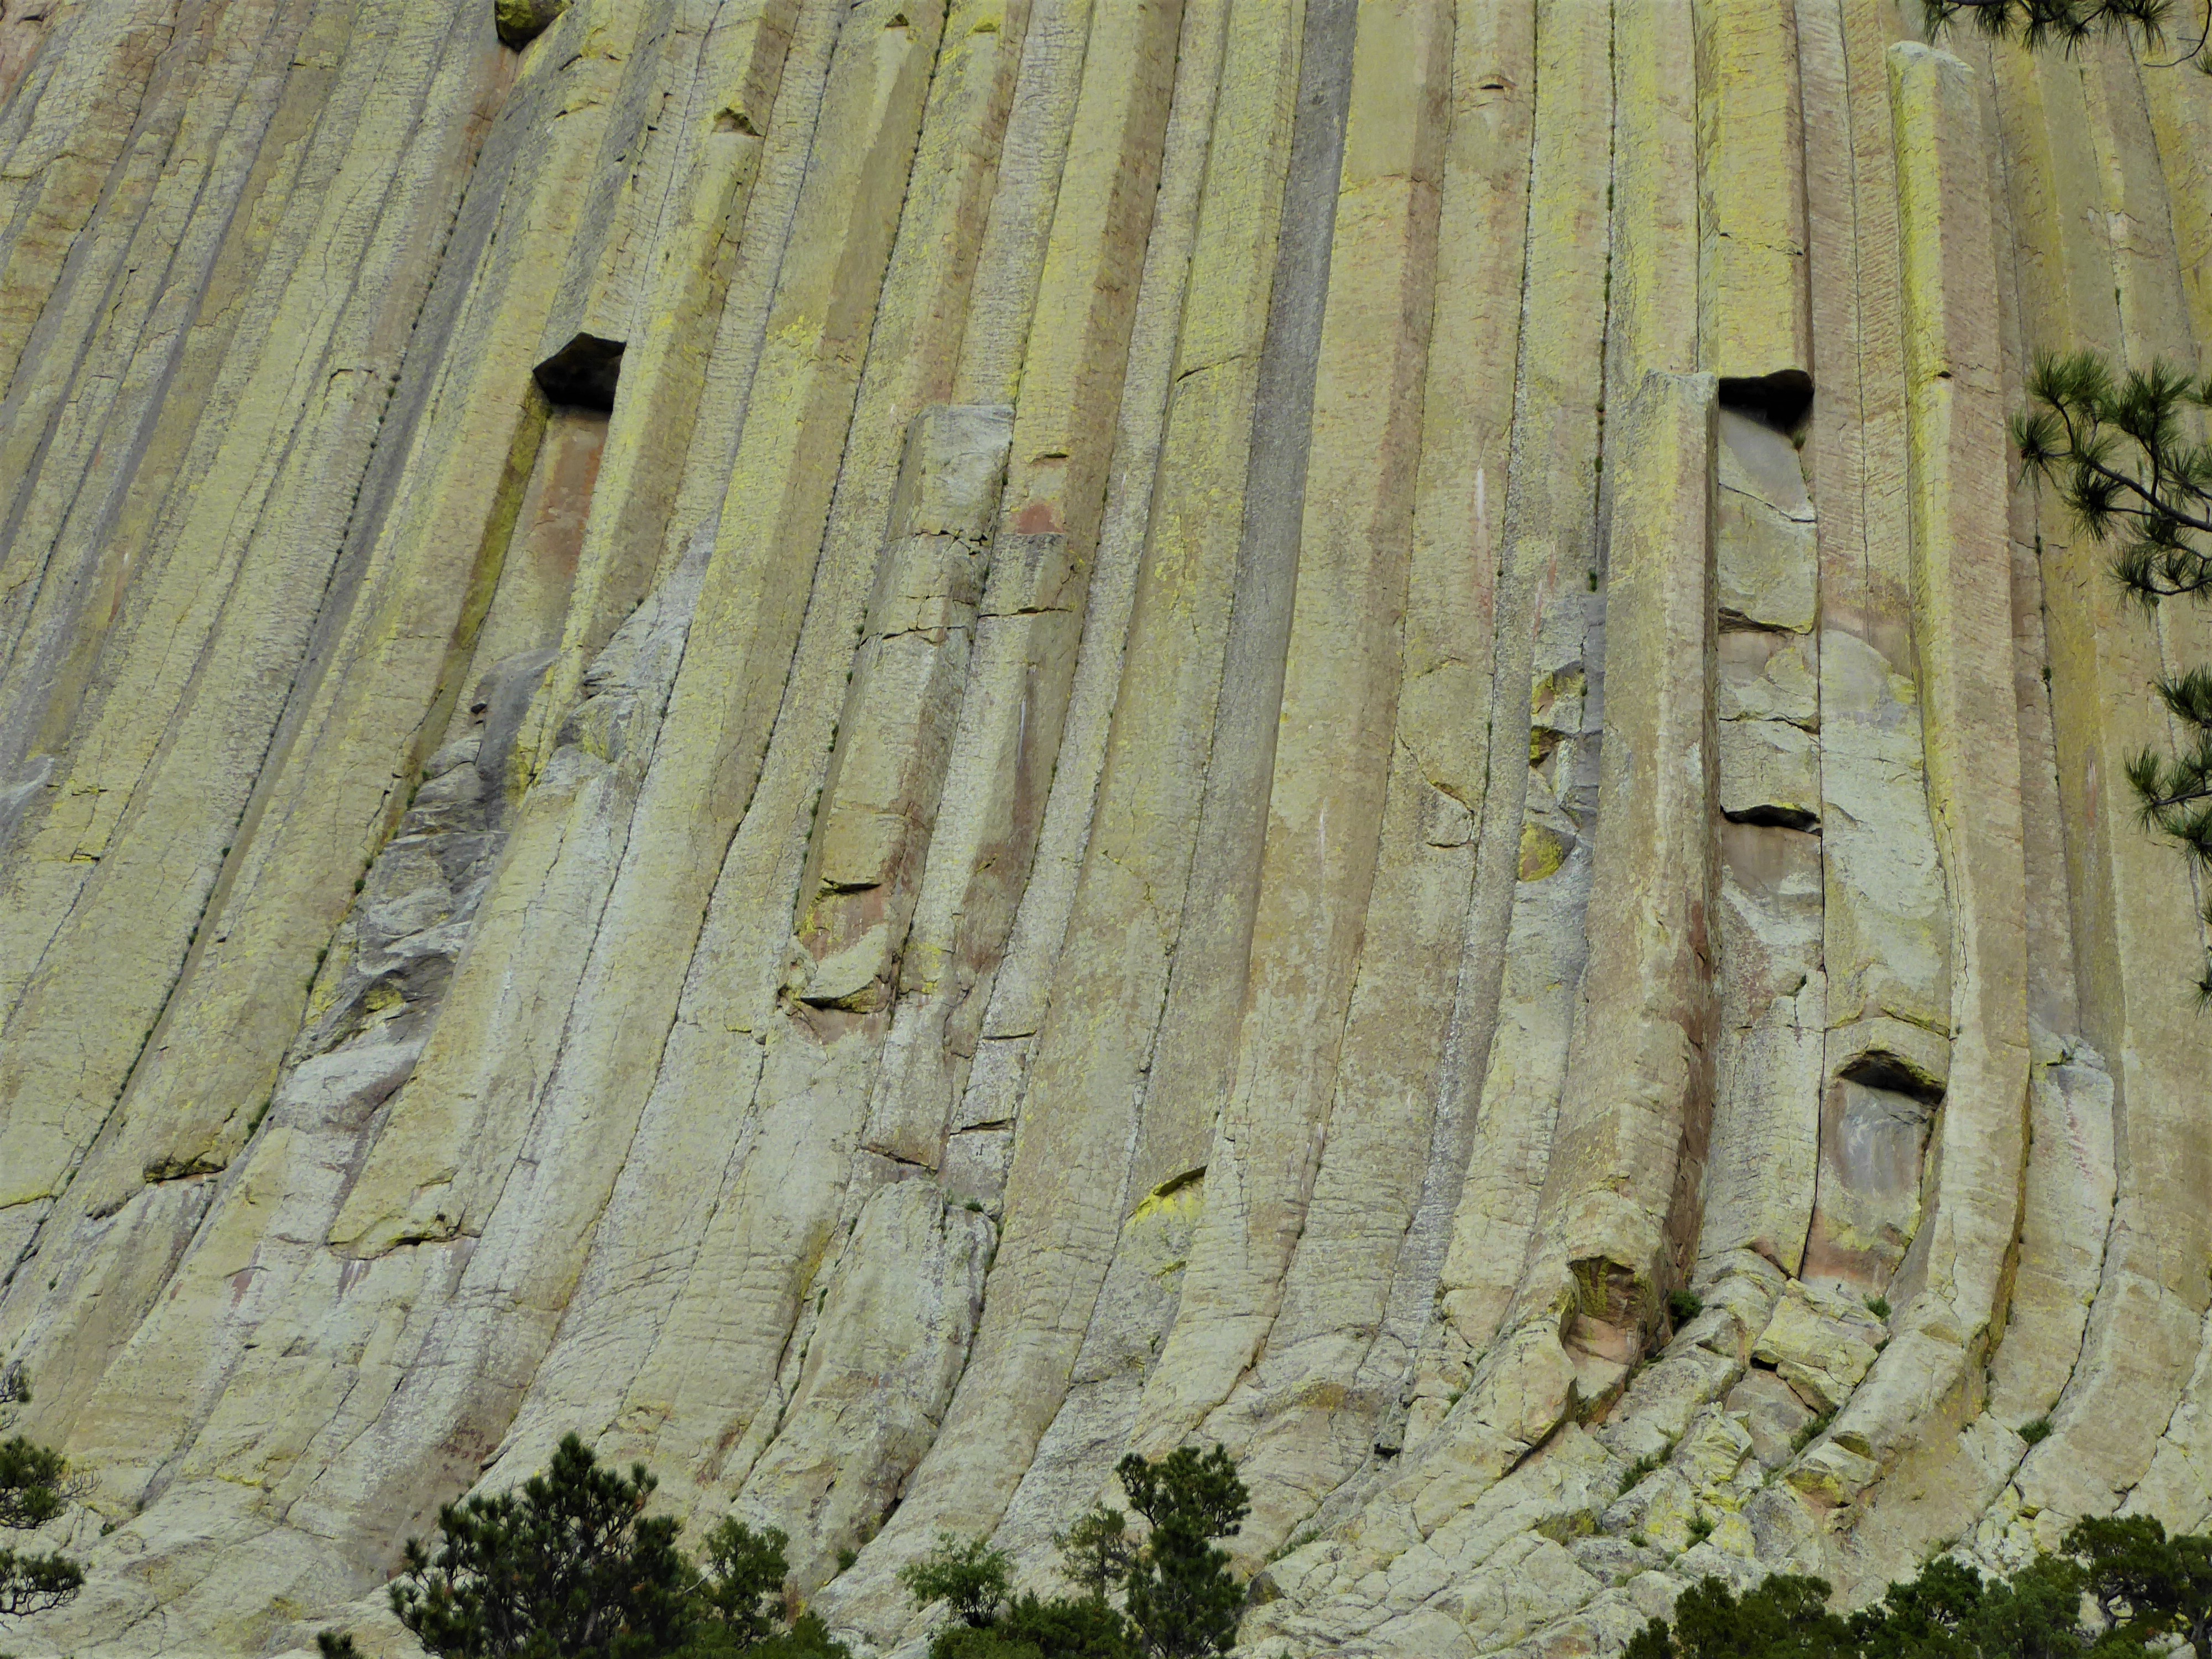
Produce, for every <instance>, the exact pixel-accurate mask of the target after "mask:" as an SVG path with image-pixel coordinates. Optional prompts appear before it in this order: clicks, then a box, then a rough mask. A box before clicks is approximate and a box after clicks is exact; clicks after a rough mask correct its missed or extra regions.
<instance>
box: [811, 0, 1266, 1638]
mask: <svg viewBox="0 0 2212 1659" xmlns="http://www.w3.org/2000/svg"><path fill="white" fill-rule="evenodd" d="M1301 15H1302V8H1301V7H1298V6H1297V5H1293V4H1289V3H1285V0H1237V4H1236V6H1235V7H1234V9H1232V11H1231V15H1230V19H1229V23H1228V28H1227V37H1226V48H1227V50H1226V55H1225V58H1224V60H1223V64H1222V70H1221V90H1220V94H1219V97H1220V101H1219V104H1218V106H1217V109H1216V112H1215V118H1214V124H1213V139H1212V151H1211V154H1210V155H1209V157H1208V165H1207V172H1206V187H1205V195H1204V198H1203V200H1202V202H1201V204H1200V210H1199V226H1198V232H1197V236H1196V240H1195V242H1194V246H1193V249H1192V254H1191V261H1192V264H1191V273H1190V276H1189V286H1188V304H1187V305H1186V307H1185V308H1184V311H1183V316H1182V339H1181V343H1180V346H1179V349H1178V366H1177V375H1176V381H1175V388H1174V401H1173V403H1172V404H1171V405H1170V410H1169V415H1168V425H1167V430H1166V435H1165V439H1164V443H1163V447H1162V451H1161V457H1160V463H1159V472H1158V477H1157V480H1156V483H1155V485H1154V493H1153V497H1152V520H1151V526H1150V531H1149V535H1148V539H1147V542H1146V552H1145V565H1144V568H1143V570H1142V572H1141V574H1140V575H1139V592H1138V596H1137V599H1136V603H1135V609H1134V612H1133V617H1132V620H1131V623H1130V629H1129V636H1128V642H1127V654H1126V656H1125V658H1124V661H1123V665H1122V672H1121V694H1120V696H1119V699H1118V701H1117V702H1116V705H1115V711H1114V723H1113V731H1112V734H1111V737H1110V738H1109V743H1108V749H1107V756H1106V759H1105V763H1104V770H1103V775H1102V777H1101V780H1100V782H1099V786H1098V796H1097V810H1096V816H1095V817H1094V818H1093V821H1092V827H1091V838H1090V842H1089V846H1088V848H1087V849H1086V852H1085V859H1084V866H1083V873H1082V876H1081V878H1080V881H1079V887H1078V890H1077V892H1076V895H1075V900H1074V905H1073V912H1072V914H1071V915H1070V919H1069V921H1068V923H1067V928H1068V932H1067V934H1066V943H1065V945H1064V946H1063V948H1062V950H1061V952H1060V957H1059V959H1058V965H1057V969H1056V971H1055V973H1054V983H1053V988H1052V993H1051V1007H1050V1012H1049V1013H1048V1016H1047V1018H1046V1019H1045V1022H1044V1024H1043V1027H1042V1030H1041V1031H1040V1032H1039V1035H1038V1037H1037V1042H1036V1056H1035V1060H1034V1062H1033V1066H1032V1069H1031V1071H1030V1075H1029V1079H1028V1089H1027V1093H1026V1097H1025V1098H1024V1100H1023V1103H1022V1105H1021V1109H1020V1127H1019V1129H1018V1138H1017V1143H1016V1146H1015V1148H1014V1154H1013V1164H1012V1170H1011V1171H1010V1173H1009V1176H1008V1178H1007V1185H1006V1198H1005V1209H1006V1226H1005V1231H1004V1232H1003V1235H1002V1237H1001V1239H1000V1249H999V1252H998V1255H997V1258H996V1261H995V1263H994V1267H993V1269H992V1273H991V1279H990V1293H989V1297H988V1299H987V1303H986V1305H985V1310H984V1316H983V1322H982V1325H981V1328H980V1329H979V1330H978V1332H977V1334H976V1340H975V1354H974V1357H973V1358H971V1360H970V1362H969V1367H968V1370H967V1371H966V1373H965V1374H964V1376H963V1377H962V1379H961V1384H960V1389H959V1390H958V1392H957V1395H955V1397H954V1400H953V1403H952V1406H951V1411H950V1413H949V1414H948V1416H947V1418H946V1421H945V1431H944V1432H943V1433H942V1434H941V1435H940V1436H939V1439H938V1441H937V1443H936V1444H935V1445H934V1446H933V1448H932V1449H931V1451H930V1454H929V1455H928V1457H927V1459H925V1460H924V1462H923V1464H922V1466H921V1470H920V1471H918V1472H917V1474H916V1476H915V1488H914V1490H915V1501H912V1502H908V1503H907V1504H903V1505H902V1506H901V1508H900V1509H899V1510H898V1512H897V1514H896V1516H895V1517H893V1519H892V1520H891V1522H890V1524H889V1525H888V1526H887V1527H886V1528H885V1529H884V1534H883V1535H882V1537H881V1539H880V1540H879V1541H878V1543H877V1544H876V1545H875V1546H874V1547H872V1549H871V1551H870V1552H869V1557H868V1559H867V1560H866V1561H865V1562H864V1563H863V1564H862V1565H861V1567H860V1570H859V1571H857V1572H855V1573H853V1574H848V1575H847V1576H846V1577H845V1579H844V1580H842V1581H841V1584H840V1591H841V1593H843V1594H848V1595H849V1596H850V1599H849V1600H848V1601H844V1602H843V1603H842V1606H843V1607H845V1608H846V1609H848V1616H850V1617H854V1618H855V1619H856V1620H866V1622H867V1623H869V1624H871V1625H873V1624H875V1623H877V1622H878V1621H882V1622H883V1623H884V1624H885V1625H887V1626H889V1627H891V1628H896V1627H897V1626H902V1625H903V1624H904V1623H905V1621H906V1620H907V1619H908V1616H909V1613H910V1607H909V1604H908V1601H907V1599H906V1596H905V1595H904V1593H903V1591H902V1590H901V1589H898V1587H897V1586H896V1583H895V1582H894V1580H893V1578H892V1573H893V1571H895V1569H896V1567H897V1566H898V1565H900V1563H901V1562H902V1561H903V1560H905V1559H911V1558H912V1557H913V1556H915V1555H918V1554H920V1553H922V1552H923V1551H925V1550H927V1548H928V1547H930V1545H931V1541H932V1540H933V1535H934V1534H935V1532H936V1530H937V1529H938V1528H942V1527H952V1528H957V1529H960V1530H963V1531H974V1530H977V1529H979V1528H989V1527H990V1526H992V1525H994V1524H995V1522H997V1519H998V1517H999V1516H1000V1513H1001V1512H1002V1511H1003V1510H1004V1509H1005V1506H1006V1503H1007V1501H1008V1499H1009V1498H1011V1497H1012V1492H1013V1490H1014V1487H1015V1485H1016V1483H1017V1481H1018V1479H1019V1477H1020V1473H1021V1470H1022V1469H1023V1468H1024V1467H1025V1466H1026V1465H1027V1463H1028V1462H1029V1461H1030V1456H1031V1455H1032V1454H1033V1453H1034V1451H1035V1449H1036V1443H1037V1439H1038V1437H1040V1436H1041V1435H1042V1432H1043V1431H1044V1429H1045V1427H1046V1425H1048V1423H1049V1422H1050V1421H1051V1419H1052V1417H1053V1415H1054V1413H1055V1412H1056V1411H1057V1409H1058V1407H1059V1405H1060V1399H1061V1397H1062V1395H1063V1392H1064V1391H1065V1389H1066V1386H1067V1382H1068V1377H1069V1374H1070V1370H1071V1368H1072V1366H1073V1362H1074V1359H1075V1357H1076V1352H1077V1349H1078V1346H1079V1343H1080V1341H1081V1340H1082V1335H1083V1332H1084V1329H1085V1326H1086V1325H1087V1324H1088V1323H1089V1322H1090V1319H1091V1314H1092V1310H1093V1308H1094V1305H1095V1302H1096V1297H1097V1289H1098V1285H1099V1284H1100V1282H1101V1280H1102V1279H1103V1275H1104V1273H1105V1270H1106V1267H1107V1265H1108V1262H1109V1260H1110V1258H1111V1255H1112V1253H1113V1249H1114V1246H1115V1240H1116V1238H1117V1237H1118V1234H1119V1231H1120V1225H1121V1218H1122V1216H1123V1214H1124V1212H1125V1206H1124V1194H1125V1190H1126V1187H1125V1182H1126V1179H1127V1170H1128V1160H1129V1157H1130V1144H1131V1136H1132V1132H1133V1128H1134V1127H1135V1120H1136V1113H1137V1109H1138V1105H1139V1099H1140V1097H1141V1091H1142V1090H1143V1088H1144V1086H1145V1073H1146V1066H1147V1064H1148V1062H1149V1060H1150V1057H1151V1052H1152V1034H1153V1032H1154V1030H1156V1026H1157V1022H1158V1020H1159V1018H1160V1016H1161V1010H1162V1006H1163V1002H1164V998H1165V995H1166V991H1167V981H1168V974H1169V971H1170V958H1171V957H1172V955H1173V953H1174V951H1175V950H1176V942H1177V939H1178V938H1179V936H1180V935H1179V921H1180V917H1181V915H1182V908H1183V907H1182V899H1183V894H1184V889H1185V885H1186V883H1187V881H1188V875H1189V870H1190V861H1191V858H1192V854H1193V848H1194V838H1195V832H1196V829H1197V820H1198V816H1199V813H1198V809H1199V804H1200V798H1201V796H1202V794H1203V791H1204V788H1205V775H1204V769H1203V767H1204V761H1205V756H1206V747H1207V744H1208V743H1209V741H1210V738H1211V735H1212V730H1213V725H1214V717H1215V712H1216V708H1217V704H1218V699H1219V697H1220V695H1221V690H1222V674H1223V653H1224V652H1225V649H1226V645H1227V631H1228V629H1227V621H1228V611H1229V603H1230V594H1231V590H1232V587H1233V584H1234V581H1235V579H1236V574H1237V554H1238V549H1239V544H1240V539H1241V538H1240V532H1241V530H1242V526H1243V513H1242V511H1241V501H1242V490H1243V481H1244V477H1245V473H1246V466H1247V462H1248V460H1249V445H1250V435H1251V429H1252V421H1253V414H1254V409H1255V400H1256V397H1257V392H1258V380H1257V370H1258V361H1259V355H1260V349H1261V343H1262V341H1263V339H1264V337H1265V333H1266V327H1267V302H1268V297H1269V294H1270V292H1271V289H1272V287H1273V270H1274V264H1275V249H1276V231H1277V227H1278V216H1279V205H1280V202H1281V197H1282V182H1283V178H1284V174H1285V169H1286V167H1287V164H1288V161H1289V148H1290V143H1289V141H1290V136H1291V119H1292V115H1293V111H1294V102H1295V100H1294V94H1295V93H1296V90H1297V64H1298V44H1299V21H1300V17H1301ZM848 1586H849V1589H848V1588H847V1587H848Z"/></svg>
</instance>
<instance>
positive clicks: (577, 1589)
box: [392, 1434, 696, 1659]
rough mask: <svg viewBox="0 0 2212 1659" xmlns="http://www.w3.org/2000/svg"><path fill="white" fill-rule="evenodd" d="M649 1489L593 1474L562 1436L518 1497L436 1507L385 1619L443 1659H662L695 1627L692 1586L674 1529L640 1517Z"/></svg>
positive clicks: (649, 1482)
mask: <svg viewBox="0 0 2212 1659" xmlns="http://www.w3.org/2000/svg"><path fill="white" fill-rule="evenodd" d="M653 1486H654V1481H653V1477H652V1476H651V1475H650V1474H647V1473H646V1470H645V1466H644V1465H643V1464H642V1463H641V1464H638V1465H636V1466H635V1468H633V1469H632V1470H631V1471H630V1473H629V1475H628V1476H627V1477H625V1476H623V1474H620V1473H619V1472H617V1471H616V1470H614V1469H610V1468H599V1467H598V1465H597V1462H596V1460H595V1459H594V1458H593V1456H592V1452H591V1449H589V1448H588V1447H586V1445H585V1444H584V1443H583V1442H582V1441H581V1440H579V1439H578V1438H577V1437H575V1436H574V1435H573V1434H572V1435H569V1436H568V1437H567V1438H566V1439H564V1440H562V1443H561V1444H560V1447H559V1449H556V1451H555V1452H554V1454H553V1463H552V1467H551V1468H550V1469H548V1470H547V1471H546V1472H545V1473H544V1474H537V1475H532V1477H531V1478H530V1479H529V1480H527V1481H526V1482H525V1483H524V1484H523V1486H522V1488H521V1490H520V1492H499V1493H496V1494H493V1495H489V1496H486V1495H477V1496H475V1497H471V1498H464V1499H462V1500H461V1501H460V1502H459V1503H458V1504H447V1505H446V1506H445V1507H444V1508H443V1509H441V1510H439V1512H438V1530H439V1533H440V1537H439V1539H438V1541H437V1543H436V1544H435V1547H430V1546H426V1545H425V1544H424V1543H423V1542H422V1540H421V1539H419V1538H410V1539H409V1540H408V1541H407V1548H406V1555H405V1560H406V1565H405V1568H404V1570H403V1571H402V1572H401V1573H400V1575H399V1577H398V1578H397V1579H395V1580H394V1581H393V1582H392V1611H393V1612H394V1613H397V1614H398V1617H399V1622H400V1623H401V1624H403V1625H404V1626H407V1628H408V1629H409V1630H410V1631H411V1632H414V1634H415V1638H416V1640H417V1641H419V1642H421V1643H422V1645H423V1646H424V1647H425V1648H427V1649H428V1650H430V1651H431V1652H432V1653H434V1654H437V1655H440V1656H442V1659H478V1656H484V1659H501V1656H507V1655H511V1654H513V1655H520V1654H530V1655H533V1656H534V1655H535V1654H537V1653H538V1652H540V1651H542V1652H544V1653H546V1654H549V1655H552V1654H558V1655H562V1656H564V1659H567V1656H574V1659H633V1656H635V1659H648V1656H656V1655H659V1654H664V1653H667V1652H669V1651H671V1650H673V1649H675V1648H676V1647H678V1645H679V1644H681V1643H682V1642H683V1641H684V1638H686V1637H687V1636H688V1635H689V1634H690V1630H691V1626H692V1625H693V1623H694V1622H695V1619H696V1613H695V1609H694V1607H693V1605H692V1601H691V1590H692V1589H693V1585H694V1583H695V1578H696V1575H695V1574H694V1573H693V1571H692V1570H691V1567H690V1563H689V1562H687V1561H686V1560H685V1559H684V1557H683V1555H682V1553H680V1552H679V1551H678V1549H677V1547H676V1531H677V1523H676V1522H675V1521H674V1520H673V1519H671V1518H670V1517H668V1516H647V1514H646V1513H645V1504H646V1500H647V1498H650V1497H651V1496H652V1494H653Z"/></svg>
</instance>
